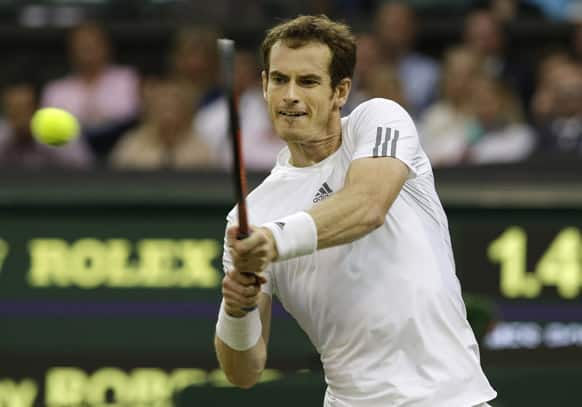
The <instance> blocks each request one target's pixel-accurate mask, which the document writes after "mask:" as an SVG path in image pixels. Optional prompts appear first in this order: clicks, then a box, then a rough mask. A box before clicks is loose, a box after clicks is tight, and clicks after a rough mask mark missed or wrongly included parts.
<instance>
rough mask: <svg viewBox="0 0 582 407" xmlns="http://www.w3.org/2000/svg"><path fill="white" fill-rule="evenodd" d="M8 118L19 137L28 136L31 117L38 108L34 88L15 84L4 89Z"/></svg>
mask: <svg viewBox="0 0 582 407" xmlns="http://www.w3.org/2000/svg"><path fill="white" fill-rule="evenodd" d="M3 96H4V97H3V107H4V113H5V115H6V119H7V120H8V122H9V123H10V125H11V126H12V128H13V129H14V132H15V134H16V135H17V136H18V137H27V136H28V133H29V131H28V129H29V123H30V119H31V118H32V115H33V114H34V111H35V109H36V98H35V95H34V89H33V88H32V87H31V86H28V85H17V86H13V87H11V88H9V89H7V90H5V91H4V95H3Z"/></svg>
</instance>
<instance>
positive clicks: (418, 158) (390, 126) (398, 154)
mask: <svg viewBox="0 0 582 407" xmlns="http://www.w3.org/2000/svg"><path fill="white" fill-rule="evenodd" d="M352 115H354V117H353V118H352V120H351V126H350V127H351V129H350V130H351V134H352V135H353V140H354V150H353V151H354V153H353V156H352V160H355V159H358V158H369V157H394V158H397V159H399V160H400V161H402V162H403V163H404V164H406V166H407V167H408V168H409V176H408V178H409V179H411V178H415V177H416V176H418V175H420V174H421V172H423V168H422V165H421V163H422V162H423V161H424V159H423V153H422V149H421V147H420V142H419V139H418V132H417V131H416V126H415V125H414V122H413V120H412V118H411V117H410V115H409V114H408V113H407V112H406V110H404V108H402V107H401V106H400V105H399V104H398V103H396V102H393V101H391V100H388V99H380V98H376V99H371V100H369V101H367V102H365V103H362V104H361V105H360V106H359V107H358V108H357V109H356V110H354V112H353V113H352Z"/></svg>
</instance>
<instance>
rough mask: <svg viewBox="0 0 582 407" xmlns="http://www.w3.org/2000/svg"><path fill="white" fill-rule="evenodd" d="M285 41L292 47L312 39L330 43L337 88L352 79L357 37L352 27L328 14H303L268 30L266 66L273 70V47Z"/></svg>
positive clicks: (263, 48) (331, 73) (263, 49)
mask: <svg viewBox="0 0 582 407" xmlns="http://www.w3.org/2000/svg"><path fill="white" fill-rule="evenodd" d="M277 41H282V42H284V43H285V45H287V46H288V47H291V48H300V47H302V46H304V45H306V44H307V43H310V42H319V43H322V44H324V45H327V46H328V47H329V49H330V51H331V63H330V66H329V76H330V78H331V87H332V89H333V88H335V87H336V86H337V85H338V84H339V82H340V81H341V80H342V79H344V78H349V79H351V78H352V76H353V75H354V66H355V65H356V40H355V37H354V35H353V34H352V32H351V30H350V28H349V27H348V26H347V25H345V24H342V23H338V22H335V21H332V20H330V19H329V18H328V17H327V16H325V15H319V16H299V17H296V18H294V19H293V20H289V21H285V22H283V23H281V24H278V25H276V26H275V27H273V28H271V29H270V30H269V31H267V36H266V37H265V40H264V41H263V44H262V46H261V53H262V56H263V67H264V69H265V71H267V72H269V57H270V53H271V48H272V47H273V45H274V44H275V43H276V42H277Z"/></svg>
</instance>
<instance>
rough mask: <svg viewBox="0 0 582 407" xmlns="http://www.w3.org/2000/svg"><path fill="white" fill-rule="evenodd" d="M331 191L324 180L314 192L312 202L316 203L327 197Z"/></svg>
mask: <svg viewBox="0 0 582 407" xmlns="http://www.w3.org/2000/svg"><path fill="white" fill-rule="evenodd" d="M332 193H333V190H332V189H331V188H330V187H329V185H327V182H324V183H323V184H322V185H321V187H319V189H318V190H317V192H316V193H315V196H314V197H313V203H318V202H321V201H323V200H324V199H327V198H329V197H330V196H331V194H332Z"/></svg>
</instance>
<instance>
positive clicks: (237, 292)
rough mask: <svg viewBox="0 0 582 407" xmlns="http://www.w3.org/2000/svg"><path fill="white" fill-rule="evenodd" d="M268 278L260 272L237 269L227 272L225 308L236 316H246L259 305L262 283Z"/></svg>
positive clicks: (223, 282) (223, 288) (224, 286)
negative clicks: (245, 271)
mask: <svg viewBox="0 0 582 407" xmlns="http://www.w3.org/2000/svg"><path fill="white" fill-rule="evenodd" d="M266 282H267V280H266V279H265V277H264V276H262V275H259V274H248V273H244V274H243V273H241V272H239V271H237V270H236V269H234V270H231V271H230V272H228V273H226V275H225V276H224V278H223V279H222V296H223V298H224V310H225V311H226V313H227V314H228V315H230V316H231V317H235V318H241V317H244V316H245V315H246V314H247V311H245V310H244V309H252V308H254V307H256V306H257V304H258V301H259V295H260V293H261V285H263V284H265V283H266Z"/></svg>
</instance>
